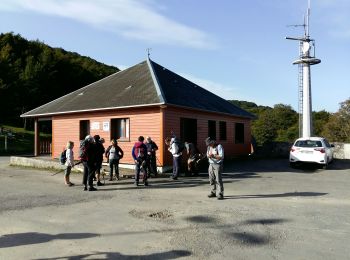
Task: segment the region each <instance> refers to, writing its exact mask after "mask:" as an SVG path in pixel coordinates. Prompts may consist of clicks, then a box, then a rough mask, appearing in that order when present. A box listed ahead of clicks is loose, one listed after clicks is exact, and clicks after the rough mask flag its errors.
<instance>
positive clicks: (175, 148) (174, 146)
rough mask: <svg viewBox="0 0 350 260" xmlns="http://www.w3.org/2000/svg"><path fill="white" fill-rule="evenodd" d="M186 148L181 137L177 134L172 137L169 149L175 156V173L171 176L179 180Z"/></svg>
mask: <svg viewBox="0 0 350 260" xmlns="http://www.w3.org/2000/svg"><path fill="white" fill-rule="evenodd" d="M184 148H185V146H184V144H183V143H182V142H181V141H180V140H179V139H177V137H176V136H175V135H174V136H173V137H172V138H171V139H170V142H169V147H168V151H169V152H170V153H171V154H172V156H173V174H172V176H171V179H172V180H177V178H178V176H179V173H180V167H181V158H182V151H183V149H184Z"/></svg>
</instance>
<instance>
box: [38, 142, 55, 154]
mask: <svg viewBox="0 0 350 260" xmlns="http://www.w3.org/2000/svg"><path fill="white" fill-rule="evenodd" d="M39 151H40V154H51V153H52V144H51V140H40V150H39Z"/></svg>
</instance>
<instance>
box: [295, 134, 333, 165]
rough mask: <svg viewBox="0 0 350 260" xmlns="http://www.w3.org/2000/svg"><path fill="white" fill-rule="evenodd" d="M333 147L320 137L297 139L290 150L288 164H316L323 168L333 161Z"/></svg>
mask: <svg viewBox="0 0 350 260" xmlns="http://www.w3.org/2000/svg"><path fill="white" fill-rule="evenodd" d="M333 148H334V145H330V144H329V142H328V141H327V140H326V139H325V138H322V137H308V138H299V139H297V140H296V141H295V142H294V144H293V146H292V147H291V148H290V153H289V163H290V166H292V167H293V166H295V164H296V163H304V162H305V163H318V164H321V165H323V167H324V168H326V167H327V165H328V164H329V163H330V162H331V161H332V160H333Z"/></svg>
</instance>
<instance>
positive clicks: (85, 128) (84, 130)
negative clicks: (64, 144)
mask: <svg viewBox="0 0 350 260" xmlns="http://www.w3.org/2000/svg"><path fill="white" fill-rule="evenodd" d="M79 132H80V133H79V138H80V140H84V139H85V137H86V136H87V135H89V134H90V121H89V120H80V125H79Z"/></svg>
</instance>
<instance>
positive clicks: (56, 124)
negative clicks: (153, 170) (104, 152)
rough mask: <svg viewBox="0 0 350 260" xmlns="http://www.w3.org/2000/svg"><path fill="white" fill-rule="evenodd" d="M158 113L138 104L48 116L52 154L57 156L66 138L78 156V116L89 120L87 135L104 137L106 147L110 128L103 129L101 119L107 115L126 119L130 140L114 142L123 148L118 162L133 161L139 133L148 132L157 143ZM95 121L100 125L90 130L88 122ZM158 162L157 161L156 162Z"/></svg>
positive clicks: (105, 118) (104, 120)
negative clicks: (135, 105)
mask: <svg viewBox="0 0 350 260" xmlns="http://www.w3.org/2000/svg"><path fill="white" fill-rule="evenodd" d="M160 115H161V113H160V108H159V107H157V108H142V109H141V108H140V109H127V110H119V111H104V112H87V113H79V114H71V115H60V116H54V117H53V118H52V125H53V127H52V129H53V133H52V135H53V137H54V139H53V140H52V144H53V151H54V152H53V154H52V156H53V157H54V158H57V157H59V155H60V153H61V151H62V149H63V148H64V147H65V145H66V143H67V141H68V140H70V141H73V142H74V144H75V145H74V157H75V159H78V155H79V134H80V129H79V127H80V125H79V122H80V120H90V135H92V136H93V135H97V134H98V135H100V137H101V138H104V139H105V140H106V142H105V144H104V146H105V148H107V147H108V146H109V145H110V131H103V129H102V124H103V122H110V120H111V119H116V118H129V119H130V129H129V131H130V140H128V141H125V140H123V141H119V142H118V145H119V146H120V147H121V148H122V149H123V151H124V158H123V159H122V160H121V163H129V164H133V163H134V161H133V159H132V156H131V150H132V147H133V145H134V143H135V142H136V141H137V138H138V137H139V136H140V135H143V136H144V137H145V138H146V136H150V137H151V138H152V140H154V142H155V143H156V144H157V145H159V144H160V143H161V139H160V137H161V131H160V129H161V116H160ZM94 122H99V125H100V129H99V130H92V129H91V126H92V123H94ZM158 164H159V163H158Z"/></svg>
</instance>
